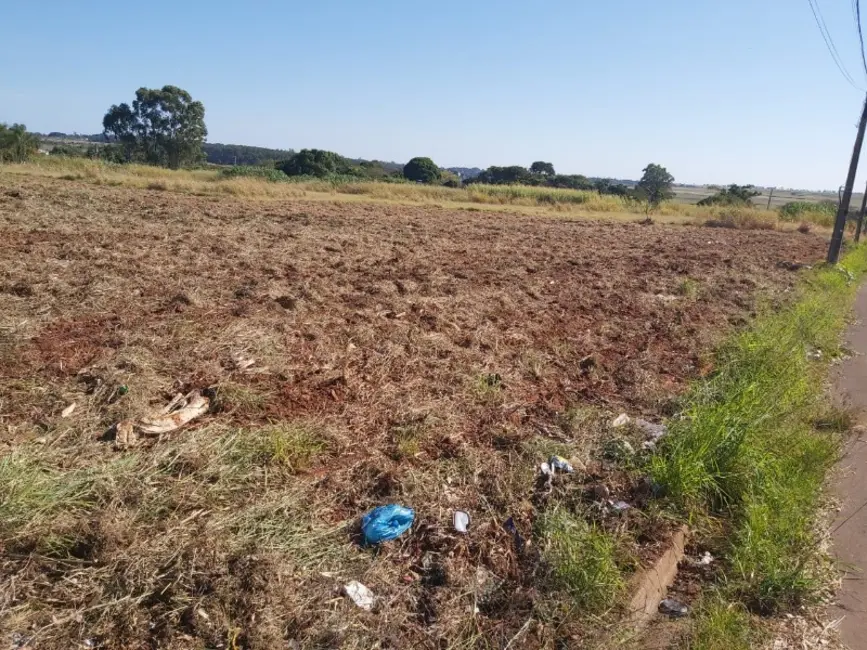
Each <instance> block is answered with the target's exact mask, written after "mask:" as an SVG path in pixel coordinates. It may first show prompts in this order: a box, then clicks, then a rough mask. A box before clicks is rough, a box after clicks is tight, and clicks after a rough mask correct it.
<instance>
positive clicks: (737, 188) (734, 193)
mask: <svg viewBox="0 0 867 650" xmlns="http://www.w3.org/2000/svg"><path fill="white" fill-rule="evenodd" d="M760 194H761V192H757V191H756V190H755V186H753V185H735V184H732V185H729V186H728V187H726V188H723V189H721V190H720V191H719V192H717V193H716V194H714V195H713V196H708V197H706V198H704V199H702V200H701V201H699V202H698V205H703V206H707V205H751V204H752V198H753V197H754V196H759V195H760Z"/></svg>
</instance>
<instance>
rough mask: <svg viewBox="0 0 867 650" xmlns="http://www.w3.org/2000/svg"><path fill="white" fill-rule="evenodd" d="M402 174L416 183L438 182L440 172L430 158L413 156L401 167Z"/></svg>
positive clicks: (440, 176) (440, 175)
mask: <svg viewBox="0 0 867 650" xmlns="http://www.w3.org/2000/svg"><path fill="white" fill-rule="evenodd" d="M403 175H404V176H405V177H406V178H407V179H409V180H411V181H415V182H416V183H439V181H440V179H441V178H442V172H440V168H439V167H437V165H436V163H435V162H434V161H433V160H431V159H430V158H413V159H412V160H410V161H409V162H408V163H406V165H404V167H403Z"/></svg>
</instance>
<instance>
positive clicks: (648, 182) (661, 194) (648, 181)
mask: <svg viewBox="0 0 867 650" xmlns="http://www.w3.org/2000/svg"><path fill="white" fill-rule="evenodd" d="M642 171H643V172H644V175H643V176H642V177H641V180H640V181H638V185H637V186H636V190H637V191H638V193H639V194H640V196H642V197H643V198H644V199H645V200H647V202H648V204H649V205H651V206H653V207H656V206H658V205H659V204H660V203H662V202H663V201H665V200H667V199H670V198H673V197H674V192H672V191H671V186H672V184H673V183H674V176H672V175H671V174H669V173H668V170H667V169H666V168H665V167H663V166H662V165H657V164H655V163H650V164H649V165H648V166H647V167H645V168H644V169H643V170H642Z"/></svg>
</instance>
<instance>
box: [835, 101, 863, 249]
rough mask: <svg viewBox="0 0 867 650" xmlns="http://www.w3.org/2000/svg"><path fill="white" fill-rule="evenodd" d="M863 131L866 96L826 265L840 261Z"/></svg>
mask: <svg viewBox="0 0 867 650" xmlns="http://www.w3.org/2000/svg"><path fill="white" fill-rule="evenodd" d="M865 129H867V96H865V97H864V108H863V109H862V110H861V121H860V122H859V123H858V135H857V136H855V146H854V147H853V148H852V160H851V161H850V162H849V175H848V176H847V177H846V187H845V189H844V190H843V196H842V197H841V199H840V207H839V209H838V210H837V220H836V222H835V223H834V234H833V235H831V245H830V246H828V264H836V263H837V261H838V260H839V259H840V249H841V248H842V247H843V235H844V234H845V231H846V219H847V218H848V216H849V203H850V202H851V201H852V189H853V187H854V185H855V175H856V174H857V172H858V159H859V158H860V157H861V145H862V144H864V130H865Z"/></svg>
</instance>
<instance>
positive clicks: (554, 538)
mask: <svg viewBox="0 0 867 650" xmlns="http://www.w3.org/2000/svg"><path fill="white" fill-rule="evenodd" d="M540 536H541V544H542V553H543V556H544V558H545V561H546V562H547V563H548V565H549V567H550V571H551V578H552V580H553V583H554V585H555V586H556V587H557V588H558V589H562V590H564V591H566V592H567V593H568V594H569V596H570V597H571V599H572V601H573V602H574V603H575V604H576V605H577V606H578V607H580V608H581V609H583V610H584V611H587V612H601V611H604V610H605V609H607V608H609V607H611V606H612V605H613V604H614V603H615V601H616V600H617V598H618V596H619V595H620V592H621V590H622V589H623V587H624V582H623V576H622V575H621V572H620V567H619V566H618V564H617V559H616V555H617V545H616V542H615V540H614V539H613V538H612V537H611V536H610V535H608V534H606V533H605V532H603V531H601V530H599V529H597V528H596V527H594V526H593V525H591V524H588V523H587V522H586V521H584V520H583V519H581V518H578V517H576V516H575V515H572V514H571V513H569V512H567V511H566V510H565V509H562V508H556V509H554V510H552V511H550V512H548V513H546V514H545V515H544V517H543V519H542V522H541V526H540Z"/></svg>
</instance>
